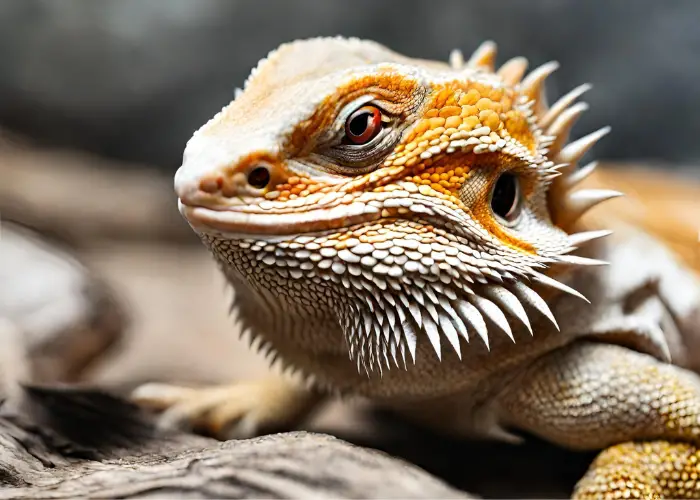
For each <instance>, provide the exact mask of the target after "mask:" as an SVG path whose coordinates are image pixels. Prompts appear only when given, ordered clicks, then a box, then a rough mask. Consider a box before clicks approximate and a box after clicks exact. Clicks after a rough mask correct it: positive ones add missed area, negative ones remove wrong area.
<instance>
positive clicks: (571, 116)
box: [547, 102, 588, 158]
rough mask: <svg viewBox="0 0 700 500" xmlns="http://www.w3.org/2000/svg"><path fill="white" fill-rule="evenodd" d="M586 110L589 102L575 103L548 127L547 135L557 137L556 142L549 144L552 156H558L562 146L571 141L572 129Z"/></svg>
mask: <svg viewBox="0 0 700 500" xmlns="http://www.w3.org/2000/svg"><path fill="white" fill-rule="evenodd" d="M586 110H588V104H586V103H585V102H579V103H577V104H574V105H573V106H571V107H570V108H568V109H567V110H566V111H564V112H563V113H562V114H561V115H559V117H558V118H557V119H556V120H554V123H553V124H552V126H551V127H549V128H548V129H547V135H553V136H555V137H556V139H554V142H553V143H552V144H551V145H550V146H549V152H548V154H549V155H550V157H552V158H554V157H556V155H558V154H559V152H560V151H561V150H562V148H563V147H564V146H565V145H566V143H567V142H568V141H569V135H570V134H571V129H572V128H573V126H574V124H576V122H577V121H578V119H579V117H580V116H581V115H582V114H583V113H584V112H585V111H586Z"/></svg>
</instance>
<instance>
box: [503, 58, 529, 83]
mask: <svg viewBox="0 0 700 500" xmlns="http://www.w3.org/2000/svg"><path fill="white" fill-rule="evenodd" d="M527 66H528V61H527V59H525V58H524V57H514V58H512V59H509V60H508V61H506V62H505V63H503V66H501V67H500V68H498V71H497V72H496V73H497V74H498V76H500V77H501V78H502V79H503V81H504V82H505V83H506V84H508V85H517V84H518V83H520V81H521V80H522V79H523V75H524V74H525V71H526V70H527Z"/></svg>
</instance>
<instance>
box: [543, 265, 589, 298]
mask: <svg viewBox="0 0 700 500" xmlns="http://www.w3.org/2000/svg"><path fill="white" fill-rule="evenodd" d="M530 279H532V281H534V282H535V283H539V284H540V285H544V286H548V287H550V288H554V289H555V290H559V291H560V292H564V293H568V294H569V295H573V296H574V297H578V298H579V299H581V300H584V301H586V302H588V303H589V304H590V303H591V301H590V300H588V299H587V298H586V297H584V296H583V295H582V294H581V293H580V292H578V291H577V290H574V289H573V288H571V287H570V286H568V285H565V284H564V283H562V282H561V281H557V280H555V279H554V278H550V277H549V276H547V275H546V274H541V273H538V272H533V273H532V275H531V276H530Z"/></svg>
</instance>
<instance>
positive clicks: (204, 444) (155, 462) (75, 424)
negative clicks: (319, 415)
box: [0, 389, 470, 499]
mask: <svg viewBox="0 0 700 500" xmlns="http://www.w3.org/2000/svg"><path fill="white" fill-rule="evenodd" d="M25 399H29V400H30V401H26V400H25V402H24V403H23V404H22V409H21V415H22V416H21V417H17V416H7V415H6V416H5V417H3V418H0V498H2V499H10V498H12V499H23V498H27V499H29V498H32V499H36V498H86V497H89V498H95V497H100V498H470V497H468V496H467V495H466V494H464V493H461V492H459V491H457V490H455V489H453V488H450V487H448V486H447V485H445V484H444V483H443V482H441V481H439V480H437V479H435V478H433V477H432V476H430V475H429V474H427V473H426V472H424V471H422V470H420V469H419V468H417V467H415V466H411V465H408V464H407V463H405V462H403V461H401V460H398V459H394V458H390V457H389V456H387V455H385V454H383V453H380V452H377V451H370V450H367V449H364V448H360V447H357V446H353V445H351V444H348V443H346V442H344V441H341V440H339V439H336V438H333V437H330V436H327V435H322V434H312V433H305V432H295V433H286V434H276V435H271V436H266V437H262V438H257V439H251V440H243V441H228V442H217V441H214V440H210V439H206V438H202V437H197V436H193V435H187V434H165V433H160V432H159V431H157V430H156V429H154V428H153V426H151V425H150V424H149V423H148V421H147V420H146V419H142V418H141V417H140V416H139V415H138V414H137V412H136V410H135V409H133V408H132V407H131V406H130V405H126V404H124V403H122V402H121V401H119V400H117V399H113V398H111V397H108V396H104V395H101V394H96V393H81V392H79V391H76V392H72V391H65V392H64V391H60V390H55V389H54V390H46V389H44V390H41V389H34V390H30V391H29V393H28V395H27V396H26V398H25ZM90 410H92V411H90ZM14 411H16V410H13V412H14Z"/></svg>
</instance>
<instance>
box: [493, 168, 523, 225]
mask: <svg viewBox="0 0 700 500" xmlns="http://www.w3.org/2000/svg"><path fill="white" fill-rule="evenodd" d="M520 209H521V196H520V182H519V181H518V177H517V176H515V175H514V174H512V173H509V172H506V173H504V174H502V175H501V176H500V177H499V178H498V180H497V181H496V184H495V185H494V187H493V191H492V193H491V210H492V211H493V213H494V214H496V216H498V217H500V218H501V219H503V220H504V221H505V222H507V223H513V222H515V221H516V220H517V219H518V216H519V215H520V212H521V210H520Z"/></svg>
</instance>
